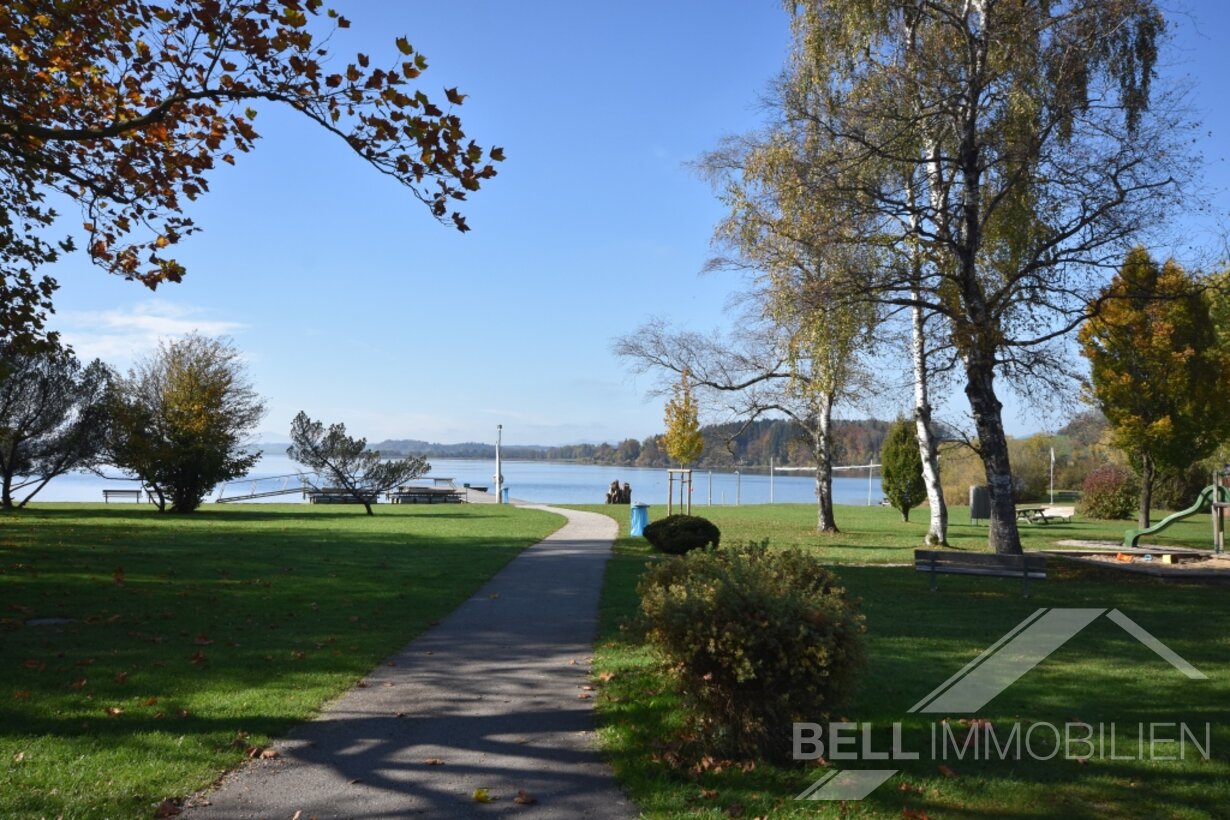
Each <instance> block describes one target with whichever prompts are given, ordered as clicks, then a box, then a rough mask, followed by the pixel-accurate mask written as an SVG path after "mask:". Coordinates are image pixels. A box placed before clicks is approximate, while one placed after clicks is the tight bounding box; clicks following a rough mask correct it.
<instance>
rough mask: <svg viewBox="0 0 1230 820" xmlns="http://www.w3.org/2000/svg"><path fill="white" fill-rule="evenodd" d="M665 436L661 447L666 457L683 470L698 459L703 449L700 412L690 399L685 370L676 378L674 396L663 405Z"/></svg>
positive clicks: (693, 399)
mask: <svg viewBox="0 0 1230 820" xmlns="http://www.w3.org/2000/svg"><path fill="white" fill-rule="evenodd" d="M664 420H665V422H666V432H665V433H664V434H663V435H662V443H663V446H664V448H665V450H666V453H667V455H669V456H670V457H671V458H673V459H674V460H675V461H677V462H679V464H680V466H683V467H686V466H688V465H689V464H691V463H692V462H693V461H695V460H696V459H698V458H700V454H701V452H703V451H704V449H705V437H704V436H702V435H701V432H700V408H699V407H698V406H697V404H696V398H695V397H694V396H693V395H692V385H691V383H689V381H688V373H687V371H686V370H685V371H684V372H683V373H681V374H680V375H679V381H678V383H677V384H676V385H675V394H674V395H673V396H672V397H671V399H670V401H668V402H667V403H666V414H665V417H664Z"/></svg>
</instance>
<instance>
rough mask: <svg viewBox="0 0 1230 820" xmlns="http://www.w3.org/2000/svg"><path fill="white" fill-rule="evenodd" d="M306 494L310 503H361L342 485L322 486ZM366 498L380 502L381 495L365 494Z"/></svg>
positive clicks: (366, 499)
mask: <svg viewBox="0 0 1230 820" xmlns="http://www.w3.org/2000/svg"><path fill="white" fill-rule="evenodd" d="M305 495H307V500H308V503H309V504H359V503H361V502H360V501H359V500H358V499H357V498H355V497H354V496H353V495H351V494H350V493H349V492H348V491H347V490H345V489H344V488H341V487H321V488H320V489H317V490H308V491H307V492H306V493H305ZM364 500H365V501H366V502H367V503H369V504H377V503H379V502H380V497H379V496H378V495H377V494H376V493H369V494H367V495H365V496H364Z"/></svg>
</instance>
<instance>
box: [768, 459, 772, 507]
mask: <svg viewBox="0 0 1230 820" xmlns="http://www.w3.org/2000/svg"><path fill="white" fill-rule="evenodd" d="M769 503H770V504H772V503H773V456H769Z"/></svg>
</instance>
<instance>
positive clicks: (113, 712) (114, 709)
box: [103, 706, 124, 717]
mask: <svg viewBox="0 0 1230 820" xmlns="http://www.w3.org/2000/svg"><path fill="white" fill-rule="evenodd" d="M103 711H104V712H106V713H107V714H108V715H110V716H111V717H119V716H120V715H122V714H124V710H123V709H121V708H120V707H118V706H108V707H107V708H106V709H104V710H103Z"/></svg>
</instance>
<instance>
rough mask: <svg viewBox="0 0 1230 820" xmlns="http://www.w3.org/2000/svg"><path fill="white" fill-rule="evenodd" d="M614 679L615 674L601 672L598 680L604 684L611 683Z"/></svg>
mask: <svg viewBox="0 0 1230 820" xmlns="http://www.w3.org/2000/svg"><path fill="white" fill-rule="evenodd" d="M614 677H615V673H614V672H599V673H598V680H600V681H602V682H603V683H610V682H611V680H612V679H613V678H614Z"/></svg>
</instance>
